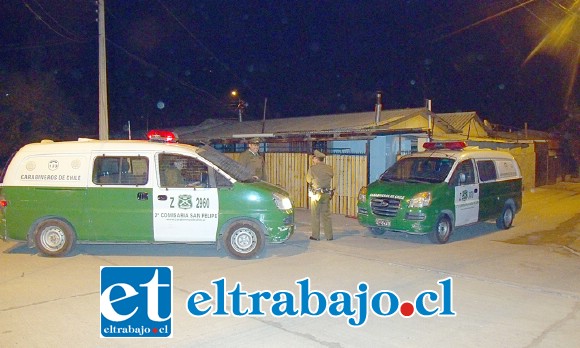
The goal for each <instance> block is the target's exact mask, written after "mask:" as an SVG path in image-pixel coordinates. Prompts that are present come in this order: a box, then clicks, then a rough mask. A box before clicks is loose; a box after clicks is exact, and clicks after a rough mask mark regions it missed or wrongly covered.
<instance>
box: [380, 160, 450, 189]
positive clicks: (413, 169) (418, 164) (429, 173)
mask: <svg viewBox="0 0 580 348" xmlns="http://www.w3.org/2000/svg"><path fill="white" fill-rule="evenodd" d="M454 162H455V160H453V159H451V158H437V157H408V158H403V159H401V160H399V161H397V162H396V163H395V164H393V165H392V166H391V167H390V168H389V169H387V170H386V171H385V172H384V173H383V174H382V175H381V177H380V178H379V180H381V181H385V182H393V181H400V182H407V183H440V182H443V181H444V180H445V178H446V177H447V175H448V174H449V171H450V170H451V167H452V166H453V163H454Z"/></svg>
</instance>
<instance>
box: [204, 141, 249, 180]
mask: <svg viewBox="0 0 580 348" xmlns="http://www.w3.org/2000/svg"><path fill="white" fill-rule="evenodd" d="M197 153H198V154H199V155H200V156H201V157H203V158H205V159H206V160H208V161H210V162H211V163H213V164H215V165H216V166H217V167H218V168H219V169H221V170H223V171H224V172H226V173H228V174H229V175H230V176H232V177H233V178H234V179H236V180H238V181H242V182H252V181H256V179H255V178H254V176H253V174H252V173H251V172H250V170H248V169H247V168H246V167H244V166H242V165H241V164H239V163H238V162H236V161H235V160H233V159H231V158H229V157H228V156H226V155H224V154H223V153H221V152H219V151H218V150H216V149H214V148H213V147H211V146H209V145H205V146H203V147H201V148H200V149H199V150H198V151H197Z"/></svg>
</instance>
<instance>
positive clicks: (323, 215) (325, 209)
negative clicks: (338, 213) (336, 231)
mask: <svg viewBox="0 0 580 348" xmlns="http://www.w3.org/2000/svg"><path fill="white" fill-rule="evenodd" d="M325 157H326V156H325V155H324V154H323V153H322V152H320V151H318V150H315V151H314V155H313V156H312V166H311V167H310V168H309V169H308V173H307V174H306V182H308V184H309V185H310V188H309V196H310V213H311V227H312V236H310V239H312V240H320V223H321V222H322V228H323V229H324V237H325V238H326V239H327V240H332V239H334V237H333V234H332V222H331V220H330V198H331V197H332V176H333V173H332V167H331V166H329V165H328V164H326V163H324V159H325Z"/></svg>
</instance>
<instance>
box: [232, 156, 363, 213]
mask: <svg viewBox="0 0 580 348" xmlns="http://www.w3.org/2000/svg"><path fill="white" fill-rule="evenodd" d="M227 155H229V156H230V157H232V158H233V159H235V160H237V159H238V157H239V154H238V153H228V154H227ZM325 162H326V164H328V165H330V166H332V168H333V171H334V178H333V180H332V186H333V188H334V189H335V191H334V198H333V199H332V201H331V212H332V213H334V214H340V215H345V216H356V200H357V195H358V191H359V190H360V188H361V187H362V186H365V185H367V157H366V156H365V155H348V154H338V155H328V156H326V160H325ZM311 164H312V163H311V160H310V156H309V155H308V154H306V153H278V152H268V153H266V155H265V167H266V168H265V170H266V175H267V176H268V181H269V182H271V183H272V184H275V185H278V186H280V187H282V188H284V189H285V190H286V191H288V193H289V194H290V198H291V199H292V202H293V203H294V206H295V207H297V208H308V189H307V185H306V172H307V171H308V168H309V167H310V165H311Z"/></svg>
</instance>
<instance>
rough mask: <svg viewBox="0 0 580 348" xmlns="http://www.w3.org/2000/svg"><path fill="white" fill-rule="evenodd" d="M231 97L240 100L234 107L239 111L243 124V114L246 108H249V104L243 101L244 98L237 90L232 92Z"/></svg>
mask: <svg viewBox="0 0 580 348" xmlns="http://www.w3.org/2000/svg"><path fill="white" fill-rule="evenodd" d="M231 95H232V97H234V98H238V101H237V104H234V107H235V108H236V109H237V110H238V116H239V118H240V122H242V113H243V111H244V109H245V108H246V106H248V103H246V102H245V101H243V100H242V98H240V96H239V94H238V91H236V90H233V91H232V92H231Z"/></svg>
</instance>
